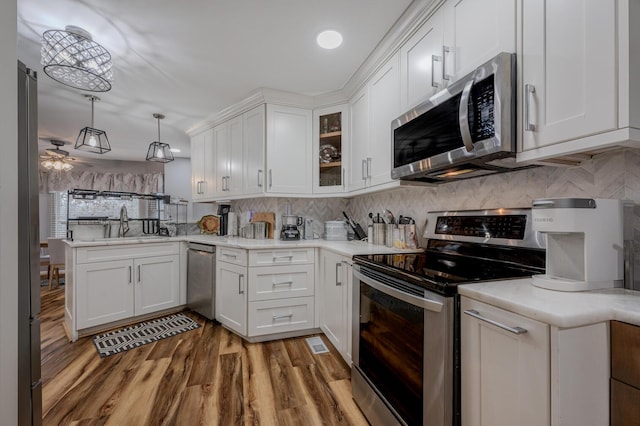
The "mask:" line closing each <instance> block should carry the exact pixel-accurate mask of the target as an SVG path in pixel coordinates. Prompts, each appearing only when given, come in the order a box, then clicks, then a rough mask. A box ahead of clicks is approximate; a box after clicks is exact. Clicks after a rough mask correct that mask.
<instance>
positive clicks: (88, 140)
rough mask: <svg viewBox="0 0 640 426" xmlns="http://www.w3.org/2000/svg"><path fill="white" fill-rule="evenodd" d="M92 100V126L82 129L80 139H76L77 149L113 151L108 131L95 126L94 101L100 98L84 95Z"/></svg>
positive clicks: (100, 152)
mask: <svg viewBox="0 0 640 426" xmlns="http://www.w3.org/2000/svg"><path fill="white" fill-rule="evenodd" d="M84 96H85V97H86V98H89V99H90V100H91V127H85V128H84V129H82V130H80V134H79V135H78V139H77V140H76V145H75V147H74V148H75V149H79V150H81V151H89V152H95V153H96V154H104V153H105V152H109V151H111V145H109V139H108V138H107V132H105V131H104V130H98V129H96V128H94V127H93V103H94V102H95V101H99V100H100V98H99V97H97V96H93V95H84Z"/></svg>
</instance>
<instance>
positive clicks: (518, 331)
mask: <svg viewBox="0 0 640 426" xmlns="http://www.w3.org/2000/svg"><path fill="white" fill-rule="evenodd" d="M464 313H465V314H467V315H469V316H471V317H474V318H477V319H479V320H480V321H484V322H488V323H489V324H491V325H495V326H496V327H498V328H501V329H503V330H507V331H508V332H510V333H513V334H524V333H526V332H527V330H526V329H525V328H522V327H510V326H508V325H504V324H502V323H499V322H498V321H494V320H492V319H489V318H487V317H483V316H482V315H480V312H478V311H476V310H474V309H469V310H466V311H464Z"/></svg>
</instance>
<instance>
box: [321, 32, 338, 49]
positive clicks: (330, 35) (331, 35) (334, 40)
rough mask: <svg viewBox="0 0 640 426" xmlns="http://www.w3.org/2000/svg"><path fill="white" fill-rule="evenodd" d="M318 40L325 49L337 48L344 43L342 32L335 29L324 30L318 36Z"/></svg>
mask: <svg viewBox="0 0 640 426" xmlns="http://www.w3.org/2000/svg"><path fill="white" fill-rule="evenodd" d="M316 42H317V43H318V46H320V47H322V48H323V49H335V48H336V47H338V46H340V45H341V44H342V34H340V33H339V32H337V31H334V30H327V31H323V32H321V33H320V34H318V37H316Z"/></svg>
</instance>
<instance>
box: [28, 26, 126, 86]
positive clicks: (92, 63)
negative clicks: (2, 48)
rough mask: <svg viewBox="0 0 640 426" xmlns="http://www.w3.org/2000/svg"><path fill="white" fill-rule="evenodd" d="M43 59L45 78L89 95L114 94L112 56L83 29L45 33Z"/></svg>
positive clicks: (41, 60)
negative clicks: (99, 93) (46, 76)
mask: <svg viewBox="0 0 640 426" xmlns="http://www.w3.org/2000/svg"><path fill="white" fill-rule="evenodd" d="M40 55H41V58H40V62H41V64H42V65H43V66H44V72H45V74H47V75H48V76H49V77H51V78H52V79H54V80H56V81H58V82H60V83H62V84H65V85H67V86H70V87H74V88H76V89H81V90H87V91H89V92H106V91H108V90H111V82H112V81H113V71H112V67H113V63H112V62H111V54H110V53H109V52H108V51H107V49H105V48H104V47H102V46H101V45H100V44H98V43H96V42H95V41H93V39H92V37H91V34H89V33H88V32H87V31H85V30H83V29H82V28H80V27H75V26H72V25H68V26H67V27H65V29H64V30H48V31H45V32H44V34H42V47H41V49H40Z"/></svg>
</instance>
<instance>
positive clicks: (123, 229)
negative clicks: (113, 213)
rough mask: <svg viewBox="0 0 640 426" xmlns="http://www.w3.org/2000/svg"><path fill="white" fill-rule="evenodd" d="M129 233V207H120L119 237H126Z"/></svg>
mask: <svg viewBox="0 0 640 426" xmlns="http://www.w3.org/2000/svg"><path fill="white" fill-rule="evenodd" d="M127 232H129V217H128V216H127V207H126V206H125V205H122V207H120V226H118V237H124V236H125V235H127Z"/></svg>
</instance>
